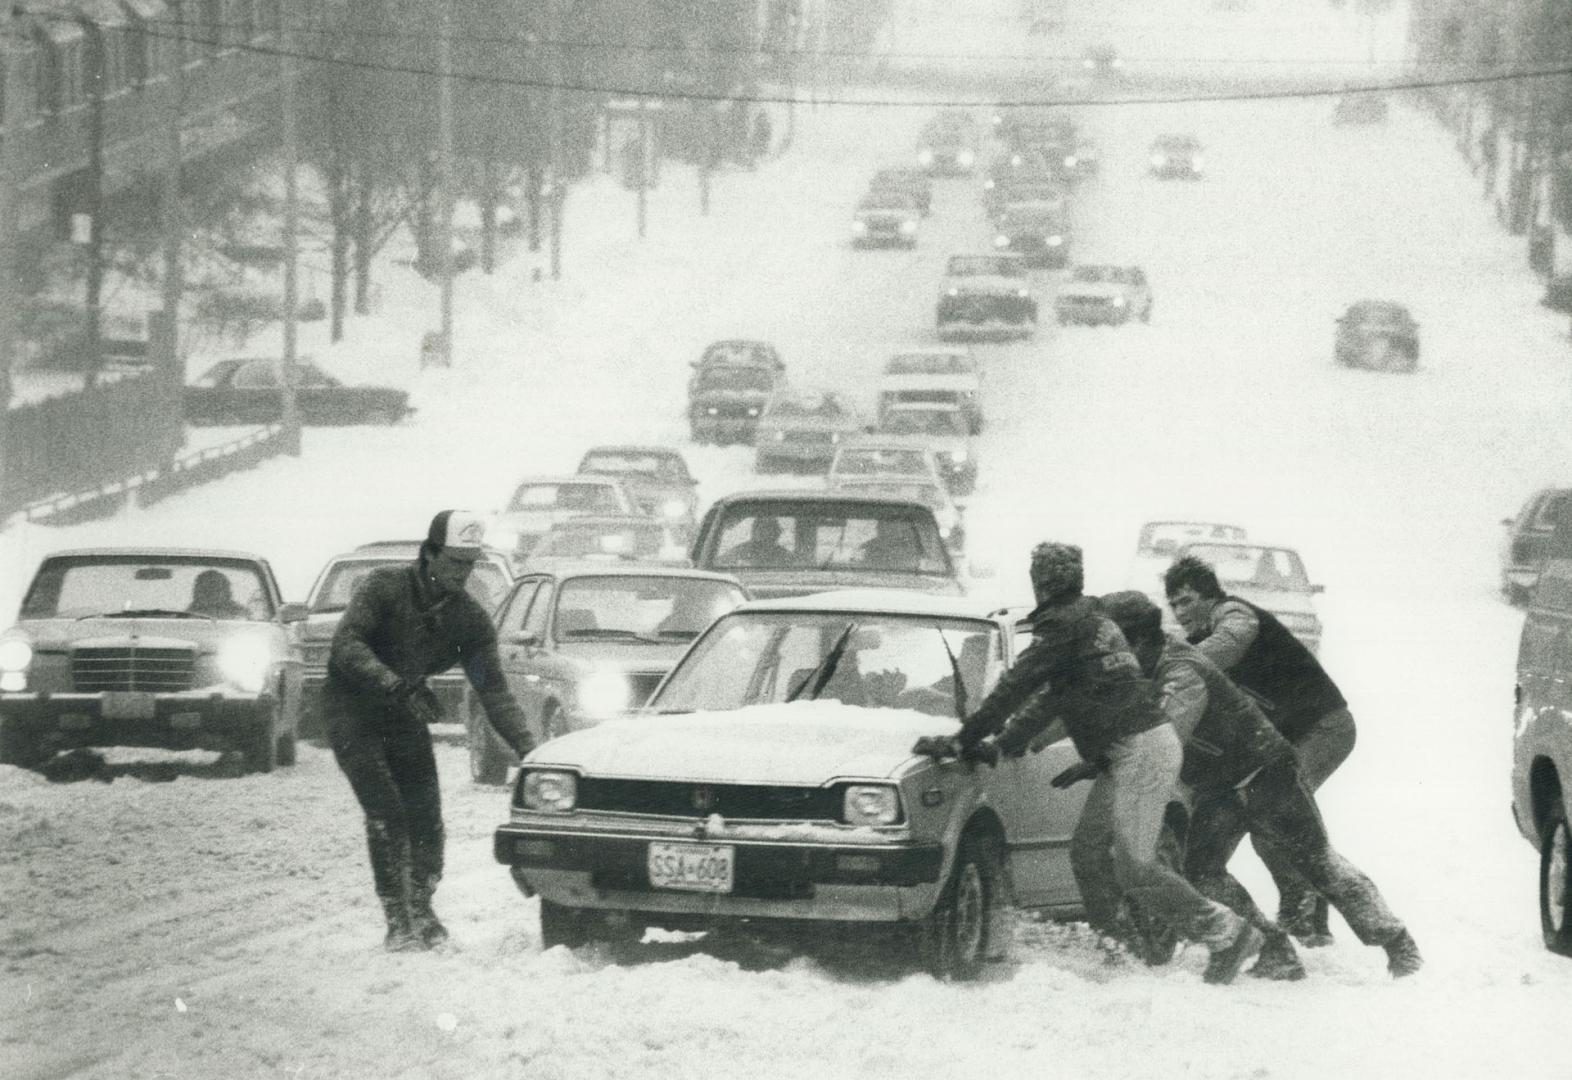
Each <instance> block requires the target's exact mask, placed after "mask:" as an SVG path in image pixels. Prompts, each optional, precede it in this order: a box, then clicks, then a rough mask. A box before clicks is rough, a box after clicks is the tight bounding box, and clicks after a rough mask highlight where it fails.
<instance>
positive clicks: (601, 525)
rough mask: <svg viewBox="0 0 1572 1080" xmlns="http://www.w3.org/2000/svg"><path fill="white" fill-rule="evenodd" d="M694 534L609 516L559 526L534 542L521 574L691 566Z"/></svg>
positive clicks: (655, 521) (651, 520) (638, 518)
mask: <svg viewBox="0 0 1572 1080" xmlns="http://www.w3.org/2000/svg"><path fill="white" fill-rule="evenodd" d="M692 539H693V537H692V530H691V529H687V530H684V532H683V534H679V533H678V532H677V530H676V529H675V528H674V527H673V526H672V524H671V523H670V522H668V521H665V520H662V519H661V518H657V517H645V516H642V515H633V514H606V515H600V516H589V517H576V518H569V519H568V520H567V521H559V522H557V523H556V524H555V525H553V526H552V527H551V528H550V529H547V530H546V535H545V536H542V537H541V538H540V539H539V540H537V541H536V542H535V546H534V547H532V548H530V552H529V555H528V556H526V557H525V559H524V560H523V565H522V566H521V567H520V568H519V572H520V573H523V574H528V573H533V572H535V571H539V570H547V569H550V568H551V567H553V566H556V565H558V564H560V563H564V562H572V563H585V562H613V563H615V562H623V563H656V564H661V565H665V566H687V565H688V543H689V542H690V541H691V540H692Z"/></svg>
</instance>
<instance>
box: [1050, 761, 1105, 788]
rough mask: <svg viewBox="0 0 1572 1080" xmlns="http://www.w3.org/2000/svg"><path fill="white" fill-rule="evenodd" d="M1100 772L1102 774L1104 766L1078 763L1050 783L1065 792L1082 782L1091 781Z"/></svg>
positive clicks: (1083, 762)
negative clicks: (1066, 789)
mask: <svg viewBox="0 0 1572 1080" xmlns="http://www.w3.org/2000/svg"><path fill="white" fill-rule="evenodd" d="M1100 772H1102V766H1101V765H1099V764H1098V763H1097V762H1095V761H1077V762H1076V763H1075V764H1074V765H1071V766H1070V767H1069V768H1068V769H1065V770H1064V771H1063V772H1061V773H1060V774H1059V775H1058V776H1056V777H1054V778H1053V779H1052V780H1050V781H1048V782H1049V783H1050V784H1052V785H1053V786H1054V787H1056V788H1059V789H1060V790H1063V789H1064V788H1068V787H1074V786H1075V785H1076V784H1079V783H1080V782H1081V781H1082V780H1091V779H1093V778H1095V777H1096V776H1097V774H1098V773H1100Z"/></svg>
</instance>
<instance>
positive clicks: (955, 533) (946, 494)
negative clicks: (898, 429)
mask: <svg viewBox="0 0 1572 1080" xmlns="http://www.w3.org/2000/svg"><path fill="white" fill-rule="evenodd" d="M829 490H830V491H831V492H836V493H839V494H842V495H878V496H882V497H884V498H888V499H911V500H914V501H916V502H920V503H923V504H924V505H926V506H927V507H928V508H929V509H930V510H932V511H933V519H934V521H936V522H938V523H939V537H940V539H942V540H943V541H944V546H945V547H946V548H948V549H949V551H950V554H951V555H960V554H961V553H962V552H964V551H965V549H966V523H965V517H964V511H962V509H961V507H960V506H958V505H957V504H956V502H955V500H954V499H953V498H951V496H950V491H949V489H948V488H947V487H945V484H944V481H943V480H941V479H939V477H938V476H937V475H936V474H934V473H930V474H928V475H927V476H922V475H900V474H896V473H893V472H892V473H886V474H883V475H879V474H866V475H860V476H859V475H854V474H851V473H846V472H843V473H840V474H839V475H837V474H835V473H831V475H830V480H829Z"/></svg>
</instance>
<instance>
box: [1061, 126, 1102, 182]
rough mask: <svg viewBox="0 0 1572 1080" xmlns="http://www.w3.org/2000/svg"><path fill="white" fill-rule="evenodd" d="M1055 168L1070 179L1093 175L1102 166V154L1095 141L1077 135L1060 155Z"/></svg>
mask: <svg viewBox="0 0 1572 1080" xmlns="http://www.w3.org/2000/svg"><path fill="white" fill-rule="evenodd" d="M1056 168H1057V169H1059V170H1060V171H1061V172H1062V174H1063V175H1065V176H1066V177H1067V178H1068V179H1071V180H1080V179H1083V178H1085V177H1088V176H1095V175H1097V172H1098V170H1099V169H1101V168H1102V154H1101V153H1100V152H1099V151H1098V149H1097V144H1096V143H1095V142H1093V141H1092V140H1091V139H1088V138H1087V137H1085V136H1084V135H1082V136H1078V137H1077V138H1076V140H1075V142H1074V143H1072V144H1071V145H1070V146H1068V147H1066V148H1065V150H1064V153H1063V154H1061V155H1060V157H1059V161H1058V163H1057V165H1056Z"/></svg>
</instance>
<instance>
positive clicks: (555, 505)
mask: <svg viewBox="0 0 1572 1080" xmlns="http://www.w3.org/2000/svg"><path fill="white" fill-rule="evenodd" d="M637 510H638V508H637V506H636V505H635V504H634V502H633V496H632V495H630V494H629V493H628V489H627V488H626V487H624V486H623V484H622V481H621V480H618V479H615V478H614V477H610V476H595V475H593V474H588V473H571V474H569V475H567V476H526V477H524V478H523V479H522V480H520V481H519V482H518V484H517V485H516V486H515V487H514V489H513V494H512V496H511V497H510V498H509V499H508V502H507V505H506V506H504V507H503V508H502V510H501V511H500V512H499V513H498V514H497V515H496V517H495V518H494V519H493V521H492V525H491V528H490V530H489V531H488V532H487V534H486V542H487V543H488V544H490V545H492V546H493V547H498V548H501V549H502V550H503V551H506V552H509V553H510V555H511V557H512V559H513V563H514V565H515V566H517V565H518V564H519V563H520V562H522V561H523V560H524V559H525V558H526V557H528V555H529V553H530V549H531V548H533V547H534V546H535V542H536V541H537V540H539V539H540V538H541V537H542V536H544V535H545V534H546V531H547V530H548V529H550V528H551V527H552V526H553V525H555V524H556V523H557V522H559V521H566V520H567V519H569V518H575V517H582V516H584V515H586V514H633V513H636V512H637Z"/></svg>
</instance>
